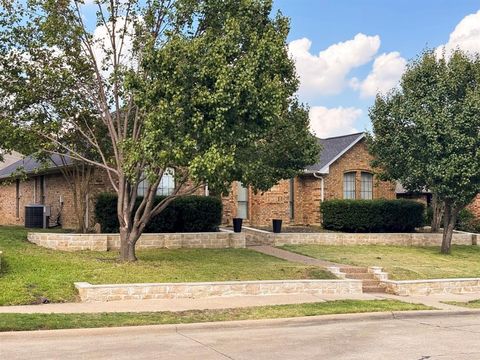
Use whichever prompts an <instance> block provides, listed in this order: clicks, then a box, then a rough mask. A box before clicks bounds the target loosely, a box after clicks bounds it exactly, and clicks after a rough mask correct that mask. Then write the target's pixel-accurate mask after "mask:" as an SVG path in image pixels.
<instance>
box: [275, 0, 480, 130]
mask: <svg viewBox="0 0 480 360" xmlns="http://www.w3.org/2000/svg"><path fill="white" fill-rule="evenodd" d="M274 1H275V2H274V4H275V8H276V9H279V10H281V11H282V13H283V14H284V15H286V16H288V17H290V18H291V33H290V36H289V41H290V42H291V43H290V44H291V45H290V51H291V53H292V56H293V57H294V58H295V59H296V63H297V71H298V72H299V75H300V78H301V84H302V85H301V86H302V88H301V91H300V95H299V96H300V98H301V100H302V101H304V102H306V103H308V104H309V105H310V107H311V109H312V110H311V112H310V118H311V121H312V127H313V128H314V129H315V130H316V133H317V135H319V136H323V137H324V136H334V135H339V134H343V133H348V132H353V131H362V130H364V129H368V127H369V119H368V108H369V107H370V106H371V105H372V103H373V99H374V94H375V93H376V92H377V91H378V90H380V91H386V89H388V88H390V87H392V86H395V85H394V84H396V82H397V81H398V78H399V77H400V76H401V73H402V72H403V69H404V65H405V63H406V61H408V60H409V59H412V58H414V57H415V56H416V55H417V54H418V53H419V52H421V51H422V50H423V49H425V48H427V47H428V48H437V47H439V46H442V45H445V44H446V46H447V49H449V48H454V47H457V46H458V47H460V48H463V49H465V50H468V51H480V1H477V0H397V1H394V0H390V1H388V0H274ZM468 15H470V16H468ZM357 34H363V35H364V36H358V35H357ZM356 36H357V38H355V37H356ZM299 39H304V40H301V41H298V40H299ZM307 39H308V40H307ZM340 43H343V44H340ZM292 44H296V45H295V47H294V50H292V48H293V47H292ZM335 44H337V46H335ZM309 46H310V47H309ZM332 46H333V47H332ZM326 49H329V50H327V51H326V52H325V50H326ZM320 52H324V53H323V55H320V56H319V53H320ZM382 55H383V56H382ZM375 63H376V65H377V66H376V67H375V66H374V64H375ZM375 70H376V71H375ZM369 75H370V77H369ZM352 79H353V80H352Z"/></svg>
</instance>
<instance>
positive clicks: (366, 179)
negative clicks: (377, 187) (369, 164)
mask: <svg viewBox="0 0 480 360" xmlns="http://www.w3.org/2000/svg"><path fill="white" fill-rule="evenodd" d="M360 197H361V198H362V199H364V200H372V199H373V174H370V173H368V172H362V177H361V182H360Z"/></svg>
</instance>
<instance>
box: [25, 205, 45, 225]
mask: <svg viewBox="0 0 480 360" xmlns="http://www.w3.org/2000/svg"><path fill="white" fill-rule="evenodd" d="M49 221H50V206H46V205H27V206H25V227H26V228H43V229H46V228H48V224H49Z"/></svg>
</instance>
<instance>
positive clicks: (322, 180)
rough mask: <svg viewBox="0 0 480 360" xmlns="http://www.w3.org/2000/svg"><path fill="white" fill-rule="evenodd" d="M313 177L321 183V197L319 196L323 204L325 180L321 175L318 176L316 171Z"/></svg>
mask: <svg viewBox="0 0 480 360" xmlns="http://www.w3.org/2000/svg"><path fill="white" fill-rule="evenodd" d="M313 176H314V177H316V178H317V179H320V182H321V185H320V187H321V195H320V198H321V201H322V202H323V201H324V200H325V179H324V177H323V176H322V175H320V173H319V172H317V171H314V172H313Z"/></svg>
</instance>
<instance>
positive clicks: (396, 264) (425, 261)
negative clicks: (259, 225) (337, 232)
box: [283, 245, 480, 280]
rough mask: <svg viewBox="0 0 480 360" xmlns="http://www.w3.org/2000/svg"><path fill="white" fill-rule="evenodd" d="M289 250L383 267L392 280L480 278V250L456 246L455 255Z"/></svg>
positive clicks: (413, 250) (377, 248) (389, 249)
mask: <svg viewBox="0 0 480 360" xmlns="http://www.w3.org/2000/svg"><path fill="white" fill-rule="evenodd" d="M283 248H284V249H286V250H290V251H294V252H297V253H301V254H304V255H307V256H311V257H314V258H317V259H323V260H329V261H333V262H336V263H341V264H349V265H357V266H382V267H383V268H384V271H386V272H388V273H389V277H390V279H392V280H413V279H435V278H462V277H480V247H477V246H455V245H454V246H453V247H452V254H451V255H442V254H440V248H439V247H405V246H381V245H359V246H324V245H285V246H284V247H283Z"/></svg>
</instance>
